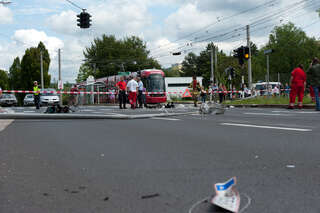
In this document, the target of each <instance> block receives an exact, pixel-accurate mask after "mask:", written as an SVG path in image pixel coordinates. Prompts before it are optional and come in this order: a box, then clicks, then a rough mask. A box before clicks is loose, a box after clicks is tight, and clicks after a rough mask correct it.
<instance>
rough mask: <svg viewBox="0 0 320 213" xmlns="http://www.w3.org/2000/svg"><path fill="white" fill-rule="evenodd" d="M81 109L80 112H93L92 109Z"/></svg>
mask: <svg viewBox="0 0 320 213" xmlns="http://www.w3.org/2000/svg"><path fill="white" fill-rule="evenodd" d="M81 111H82V112H93V111H94V110H92V109H82V110H81Z"/></svg>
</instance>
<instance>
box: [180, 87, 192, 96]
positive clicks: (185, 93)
mask: <svg viewBox="0 0 320 213" xmlns="http://www.w3.org/2000/svg"><path fill="white" fill-rule="evenodd" d="M190 97H192V95H191V94H190V91H189V89H188V88H187V89H186V91H184V93H183V95H182V98H190Z"/></svg>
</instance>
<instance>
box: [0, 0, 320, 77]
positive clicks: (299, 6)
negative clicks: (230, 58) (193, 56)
mask: <svg viewBox="0 0 320 213" xmlns="http://www.w3.org/2000/svg"><path fill="white" fill-rule="evenodd" d="M1 1H2V0H0V2H1ZM7 1H9V0H7ZM11 1H12V3H11V4H9V5H0V29H1V30H0V69H4V70H9V68H10V66H11V64H12V62H13V60H14V58H15V57H17V56H19V57H20V58H21V57H22V56H23V54H24V51H25V50H26V49H27V48H30V47H34V46H37V44H38V43H39V42H40V41H42V42H44V44H45V45H46V47H47V49H48V50H49V54H50V57H51V64H50V68H49V73H50V74H51V75H52V80H54V79H57V78H58V56H57V53H58V49H61V60H62V61H61V63H62V79H63V81H64V82H67V81H68V82H74V81H75V79H76V77H77V74H78V70H79V67H80V65H81V64H82V63H83V60H84V57H83V50H84V49H85V48H86V47H89V46H90V44H91V42H92V41H93V39H94V38H96V37H100V36H101V35H102V34H107V35H115V36H116V37H117V38H118V39H121V38H124V37H126V36H131V35H135V36H139V37H140V38H141V39H143V40H144V41H145V42H146V44H147V47H148V49H149V50H150V56H152V57H154V58H155V59H156V60H158V61H159V62H160V64H161V65H162V66H163V67H170V66H171V65H172V64H176V63H181V62H182V61H183V59H184V57H185V56H186V55H187V54H188V53H189V52H195V53H199V52H200V51H202V50H204V48H205V47H206V45H207V44H208V43H210V42H213V43H214V44H215V45H217V46H218V47H219V49H220V50H223V51H224V52H225V53H226V54H231V52H232V50H233V49H236V48H237V47H239V46H241V45H246V30H245V29H246V25H249V26H250V36H251V41H252V42H254V43H255V44H257V46H258V47H262V46H263V45H265V44H266V42H267V41H268V36H269V34H270V33H271V31H272V29H273V28H274V27H275V26H281V25H283V24H286V23H288V22H292V23H294V24H295V25H296V26H297V27H300V28H302V29H303V30H304V31H305V32H306V33H307V35H308V36H310V37H315V38H316V39H320V17H319V15H318V13H316V10H317V9H319V8H320V1H319V0H242V1H239V0H223V1H222V0H72V1H73V2H74V3H76V4H77V5H79V6H80V7H81V8H86V9H87V12H89V13H90V14H91V15H92V26H91V27H90V28H89V29H80V28H79V27H78V26H77V17H76V15H77V14H79V13H80V12H81V10H80V9H79V8H77V7H74V6H73V5H71V4H70V3H68V2H67V1H66V0H11ZM173 52H181V53H182V54H181V56H172V53H173Z"/></svg>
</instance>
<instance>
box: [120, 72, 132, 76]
mask: <svg viewBox="0 0 320 213" xmlns="http://www.w3.org/2000/svg"><path fill="white" fill-rule="evenodd" d="M118 75H120V76H128V75H130V72H118Z"/></svg>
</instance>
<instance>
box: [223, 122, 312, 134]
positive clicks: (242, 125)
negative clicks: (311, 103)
mask: <svg viewBox="0 0 320 213" xmlns="http://www.w3.org/2000/svg"><path fill="white" fill-rule="evenodd" d="M221 125H223V126H239V127H252V128H260V129H278V130H288V131H299V132H311V131H312V129H299V128H289V127H280V126H259V125H253V124H238V123H221Z"/></svg>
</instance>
